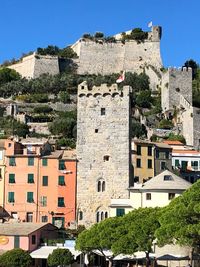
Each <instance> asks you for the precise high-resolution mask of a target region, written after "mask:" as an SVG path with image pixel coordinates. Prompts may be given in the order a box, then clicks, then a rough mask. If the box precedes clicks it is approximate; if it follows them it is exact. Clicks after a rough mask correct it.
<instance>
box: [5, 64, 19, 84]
mask: <svg viewBox="0 0 200 267" xmlns="http://www.w3.org/2000/svg"><path fill="white" fill-rule="evenodd" d="M20 79H21V75H20V74H19V73H18V72H16V71H15V70H12V69H8V68H5V67H3V68H1V69H0V86H1V85H3V84H5V83H9V82H11V81H17V80H20Z"/></svg>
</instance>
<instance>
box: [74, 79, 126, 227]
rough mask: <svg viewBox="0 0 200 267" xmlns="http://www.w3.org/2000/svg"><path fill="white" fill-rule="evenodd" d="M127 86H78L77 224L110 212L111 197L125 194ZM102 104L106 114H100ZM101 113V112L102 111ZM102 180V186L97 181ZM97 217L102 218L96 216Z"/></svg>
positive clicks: (120, 196) (88, 221) (92, 221)
mask: <svg viewBox="0 0 200 267" xmlns="http://www.w3.org/2000/svg"><path fill="white" fill-rule="evenodd" d="M129 90H130V89H129V87H128V86H126V87H124V88H123V91H122V93H121V92H120V91H118V89H117V85H113V86H112V87H107V86H106V85H102V86H101V87H93V89H92V90H89V89H88V88H87V85H86V84H84V83H82V84H81V85H79V88H78V122H77V157H78V170H77V210H78V212H79V213H80V212H82V215H83V218H82V219H81V218H79V224H84V225H86V226H89V225H91V224H92V223H95V222H96V220H97V216H98V215H99V216H102V219H103V218H105V217H106V216H109V214H108V211H109V205H110V199H111V198H127V197H128V190H127V188H128V186H129V171H130V135H129V120H130V100H129ZM102 108H105V110H104V111H105V115H101V114H102V113H101V112H102V111H103V110H102ZM103 114H104V113H103ZM103 182H105V184H104V185H105V188H104V189H105V190H102V187H101V189H100V192H98V191H99V190H98V185H99V184H100V185H103ZM99 220H101V219H100V218H99Z"/></svg>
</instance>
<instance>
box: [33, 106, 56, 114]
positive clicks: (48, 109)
mask: <svg viewBox="0 0 200 267" xmlns="http://www.w3.org/2000/svg"><path fill="white" fill-rule="evenodd" d="M52 110H53V109H52V108H51V107H49V106H47V105H45V106H37V107H34V110H33V112H34V113H43V114H48V113H50V112H52Z"/></svg>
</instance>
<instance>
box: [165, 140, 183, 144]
mask: <svg viewBox="0 0 200 267" xmlns="http://www.w3.org/2000/svg"><path fill="white" fill-rule="evenodd" d="M163 143H165V144H168V145H184V144H183V143H181V142H180V141H172V140H164V141H163Z"/></svg>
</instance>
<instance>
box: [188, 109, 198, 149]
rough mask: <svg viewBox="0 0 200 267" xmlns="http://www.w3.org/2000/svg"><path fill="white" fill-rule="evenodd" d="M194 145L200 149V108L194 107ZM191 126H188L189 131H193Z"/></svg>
mask: <svg viewBox="0 0 200 267" xmlns="http://www.w3.org/2000/svg"><path fill="white" fill-rule="evenodd" d="M192 115H193V124H194V126H193V127H194V128H193V146H194V147H195V149H198V150H199V149H200V109H199V108H195V107H193V114H192ZM191 129H192V128H190V127H189V126H188V128H187V130H188V132H190V133H191Z"/></svg>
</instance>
